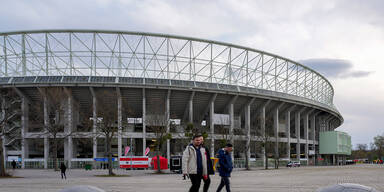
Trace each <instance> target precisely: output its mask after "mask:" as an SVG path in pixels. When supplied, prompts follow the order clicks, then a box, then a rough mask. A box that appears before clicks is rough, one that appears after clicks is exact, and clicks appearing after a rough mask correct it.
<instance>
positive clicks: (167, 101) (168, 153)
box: [165, 90, 171, 165]
mask: <svg viewBox="0 0 384 192" xmlns="http://www.w3.org/2000/svg"><path fill="white" fill-rule="evenodd" d="M170 97H171V90H168V93H167V97H166V98H165V115H166V120H167V133H169V131H170ZM167 159H168V165H170V161H171V143H170V140H169V139H167Z"/></svg>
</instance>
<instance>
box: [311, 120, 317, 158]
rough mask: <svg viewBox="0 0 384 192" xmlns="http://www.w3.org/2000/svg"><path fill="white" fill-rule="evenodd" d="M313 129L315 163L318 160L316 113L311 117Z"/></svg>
mask: <svg viewBox="0 0 384 192" xmlns="http://www.w3.org/2000/svg"><path fill="white" fill-rule="evenodd" d="M311 129H312V141H313V145H312V149H313V151H314V154H313V164H314V165H315V162H316V144H315V142H316V115H312V117H311Z"/></svg>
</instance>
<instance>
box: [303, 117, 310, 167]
mask: <svg viewBox="0 0 384 192" xmlns="http://www.w3.org/2000/svg"><path fill="white" fill-rule="evenodd" d="M308 121H309V115H308V113H307V114H305V115H304V122H303V123H304V137H305V159H307V165H308V162H309V159H308V157H309V154H308V150H309V146H308V145H309V142H308V129H309V128H308Z"/></svg>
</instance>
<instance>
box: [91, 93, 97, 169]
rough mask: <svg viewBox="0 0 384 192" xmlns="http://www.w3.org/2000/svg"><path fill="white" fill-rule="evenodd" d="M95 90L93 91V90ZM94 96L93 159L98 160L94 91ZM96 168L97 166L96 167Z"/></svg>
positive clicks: (94, 96)
mask: <svg viewBox="0 0 384 192" xmlns="http://www.w3.org/2000/svg"><path fill="white" fill-rule="evenodd" d="M91 90H93V89H91ZM91 92H92V93H93V94H92V118H93V128H92V133H93V158H97V98H96V95H95V94H94V92H93V91H91ZM94 167H95V165H94Z"/></svg>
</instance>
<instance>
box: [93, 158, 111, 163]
mask: <svg viewBox="0 0 384 192" xmlns="http://www.w3.org/2000/svg"><path fill="white" fill-rule="evenodd" d="M94 160H95V161H102V162H108V158H106V157H105V158H103V157H99V158H94ZM112 161H116V158H112Z"/></svg>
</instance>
